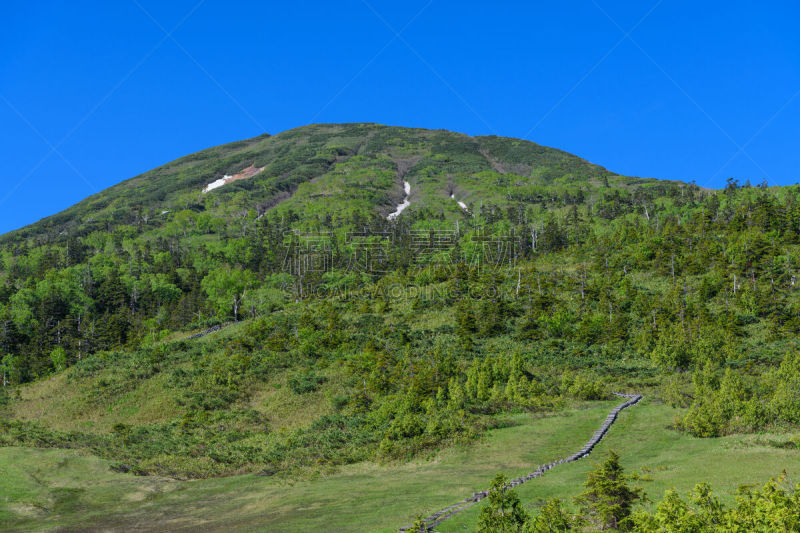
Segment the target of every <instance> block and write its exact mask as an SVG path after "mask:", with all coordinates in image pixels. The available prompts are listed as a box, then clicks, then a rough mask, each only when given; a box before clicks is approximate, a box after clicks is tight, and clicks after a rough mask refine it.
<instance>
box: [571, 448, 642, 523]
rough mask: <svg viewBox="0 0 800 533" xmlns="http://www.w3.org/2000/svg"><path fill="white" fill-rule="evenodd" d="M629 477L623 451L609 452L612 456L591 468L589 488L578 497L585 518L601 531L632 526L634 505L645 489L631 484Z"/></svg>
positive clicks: (576, 500)
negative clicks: (630, 521) (632, 508)
mask: <svg viewBox="0 0 800 533" xmlns="http://www.w3.org/2000/svg"><path fill="white" fill-rule="evenodd" d="M627 481H628V477H627V476H626V475H625V473H624V471H623V469H622V465H621V464H620V463H619V455H617V453H616V452H613V451H612V452H609V454H608V459H606V460H605V461H603V462H602V463H601V464H599V465H596V468H595V470H594V471H592V472H589V474H588V476H587V479H586V482H585V483H584V484H583V486H584V487H586V489H587V490H586V491H585V492H584V493H583V494H581V495H580V496H579V497H577V498H576V499H575V502H576V503H577V504H579V505H580V506H581V513H583V515H584V518H585V519H586V520H587V521H588V522H589V523H590V524H593V526H594V527H597V528H598V529H599V530H601V531H603V530H606V529H621V530H628V529H630V523H629V520H628V517H629V516H630V514H631V507H632V506H633V504H634V503H635V502H636V501H638V500H639V499H641V497H642V496H641V490H640V489H638V488H631V487H629V486H628V484H627Z"/></svg>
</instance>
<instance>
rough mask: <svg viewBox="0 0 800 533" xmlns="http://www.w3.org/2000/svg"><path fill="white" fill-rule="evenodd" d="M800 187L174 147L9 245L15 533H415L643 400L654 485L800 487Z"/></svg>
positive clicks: (565, 495)
mask: <svg viewBox="0 0 800 533" xmlns="http://www.w3.org/2000/svg"><path fill="white" fill-rule="evenodd" d="M242 172H244V174H240V173H242ZM221 179H222V180H224V179H227V180H228V181H229V182H228V183H226V184H224V185H222V186H219V187H216V188H213V189H211V190H207V192H205V191H204V189H206V188H207V187H208V186H209V185H210V184H214V183H217V184H218V183H219V182H218V180H221ZM405 183H407V184H408V189H409V191H410V193H409V194H408V195H406V193H405ZM798 200H800V188H799V187H797V186H791V187H767V186H766V185H765V184H762V185H759V186H755V187H754V186H751V185H750V184H749V183H746V184H739V183H737V182H736V181H734V180H730V181H729V182H728V186H727V187H726V188H725V189H724V190H719V191H713V190H705V189H701V188H699V187H697V186H696V185H694V184H691V183H690V184H687V183H681V182H675V181H661V180H656V179H642V178H633V177H626V176H621V175H618V174H615V173H613V172H611V171H608V170H606V169H604V168H602V167H600V166H598V165H595V164H592V163H589V162H587V161H585V160H583V159H581V158H579V157H576V156H573V155H570V154H568V153H566V152H562V151H560V150H556V149H553V148H547V147H543V146H540V145H537V144H534V143H531V142H528V141H523V140H519V139H512V138H503V137H496V136H487V137H470V136H467V135H463V134H459V133H453V132H448V131H443V130H435V131H434V130H422V129H412V128H399V127H388V126H381V125H377V124H341V125H336V124H323V125H313V126H306V127H301V128H297V129H294V130H290V131H287V132H283V133H280V134H277V135H272V136H270V135H262V136H260V137H256V138H254V139H250V140H246V141H240V142H236V143H231V144H228V145H223V146H220V147H215V148H210V149H207V150H204V151H202V152H198V153H196V154H193V155H190V156H186V157H184V158H181V159H178V160H176V161H174V162H172V163H169V164H167V165H164V166H162V167H159V168H157V169H154V170H152V171H150V172H147V173H145V174H142V175H140V176H137V177H135V178H132V179H130V180H128V181H125V182H123V183H121V184H119V185H117V186H114V187H112V188H110V189H107V190H105V191H103V192H101V193H99V194H96V195H94V196H92V197H90V198H88V199H86V200H84V201H83V202H81V203H79V204H77V205H76V206H73V207H72V208H70V209H67V210H66V211H64V212H62V213H60V214H57V215H54V216H52V217H49V218H47V219H44V220H42V221H40V222H38V223H36V224H33V225H31V226H28V227H26V228H23V229H21V230H18V231H15V232H11V233H9V234H6V235H3V236H0V371H1V372H2V379H3V387H2V388H0V473H9V475H7V476H0V493H6V494H9V496H8V497H7V498H6V499H5V502H3V501H2V499H0V529H3V530H5V529H10V528H12V527H13V528H17V529H20V530H26V529H48V528H55V527H57V526H59V525H63V526H65V527H75V526H76V524H79V523H80V520H81V518H80V517H81V516H82V513H83V511H88V512H90V518H86V520H90V522H87V523H91V524H96V527H112V528H114V527H118V528H127V527H129V526H130V524H131V523H132V522H131V521H133V522H136V520H142V519H141V514H143V513H148V512H152V511H154V510H157V512H158V514H156V515H155V516H158V517H159V518H157V520H163V521H164V522H162V523H167V521H173V522H169V523H171V524H173V525H175V527H174V529H179V526H180V527H185V528H187V529H191V528H192V527H199V525H202V526H203V527H204V528H205V529H209V530H213V529H221V528H224V523H225V522H223V521H224V520H230V519H231V517H233V516H238V517H239V519H240V520H241V524H242V528H243V529H248V530H258V529H259V528H266V529H267V530H273V531H299V530H316V529H315V528H318V527H321V526H320V524H324V523H330V524H340V525H338V526H337V528H336V530H341V531H365V530H366V531H375V530H379V531H391V530H395V529H396V528H398V527H400V526H402V525H407V524H409V523H410V522H411V521H412V520H413V518H414V517H415V516H416V515H417V514H420V513H428V512H432V511H434V510H436V509H437V508H441V507H443V506H445V505H447V504H450V503H455V502H456V501H458V500H460V499H463V498H464V497H465V496H467V495H469V493H471V492H473V491H475V490H479V489H485V488H486V487H487V486H488V484H489V481H490V480H491V478H492V477H493V473H495V472H497V471H505V472H506V473H508V474H511V475H519V474H520V473H525V472H528V471H530V470H532V469H530V468H529V467H530V466H535V465H536V464H538V463H539V462H544V461H547V460H555V459H557V458H559V457H560V455H555V456H550V453H551V452H552V453H553V454H560V453H562V451H565V450H567V451H570V452H574V451H577V449H579V448H580V446H577V447H575V446H573V444H574V443H582V442H585V441H586V440H587V439H588V437H589V435H590V434H591V433H592V432H593V431H594V430H595V429H596V420H595V418H594V417H595V415H597V416H598V417H599V419H602V417H603V415H602V413H603V411H604V410H607V408H608V405H610V403H609V402H608V401H607V400H609V399H611V398H612V397H611V393H612V392H613V391H620V390H621V391H625V392H639V393H641V394H644V395H645V397H646V401H645V403H644V404H643V405H641V406H636V407H635V408H632V410H631V411H632V412H631V413H630V414H628V413H626V414H625V417H629V418H628V419H629V420H633V422H629V423H624V424H623V423H621V424H620V426H619V427H617V426H615V427H614V428H613V429H612V430H611V434H610V437H609V439H610V440H611V442H610V444H608V446H611V445H613V446H614V449H616V450H617V451H619V452H620V453H621V454H622V460H623V463H624V464H626V467H629V468H630V469H632V470H636V471H640V472H646V473H647V475H646V476H645V475H644V474H642V476H643V477H647V478H649V479H650V480H651V481H652V484H651V486H646V487H645V488H646V490H647V491H648V493H649V494H650V497H651V498H653V499H655V498H657V497H659V496H660V494H661V493H662V492H663V490H664V489H666V488H669V487H672V486H675V487H678V488H679V489H680V490H682V491H685V490H687V489H688V488H690V487H691V486H693V485H694V484H695V483H698V482H701V481H713V482H714V483H715V488H716V489H719V490H720V491H721V493H723V494H732V493H733V491H734V490H735V489H736V486H737V485H738V484H741V483H745V482H763V481H766V480H767V479H769V478H771V477H775V476H778V475H779V474H780V473H781V471H782V470H783V469H786V470H787V471H788V472H789V473H792V472H794V473H795V474H796V473H798V472H797V468H796V467H797V464H798V463H797V460H798V457H800V425H799V424H800V398H798V397H797V394H796V391H797V390H800V355H798V350H797V334H798V332H800V316H798V311H799V310H800V295H798V292H797V287H800V285H798V284H797V283H796V276H797V273H798V268H799V267H800V202H798ZM403 202H407V208H405V209H404V210H402V212H401V213H399V214H398V215H397V216H395V215H392V216H389V215H390V214H391V213H393V212H395V213H396V209H397V207H398V205H400V204H401V203H403ZM637 410H638V411H637ZM641 413H648V414H647V415H642V414H641ZM550 421H552V424H550ZM623 421H624V420H623ZM631 434H635V435H636V441H635V442H632V441H630V440H628V439H627V436H628V435H631ZM603 442H604V444H603V446H607V444H605V443H606V441H603ZM676 443H678V444H676ZM650 444H651V445H652V448H649V447H648V446H649V445H650ZM525 446H528V447H529V449H523V448H524V447H525ZM537 446H541V450H539V451H538V452H537V451H536V450H535V448H536V447H537ZM676 447H678V448H680V449H686V450H693V452H692V453H696V454H697V455H696V456H692V457H688V456H683V455H682V454H681V453H678V452H676V449H678V448H676ZM709 457H714V458H717V459H718V461H719V465H720V467H719V470H718V471H714V472H711V471H708V470H707V469H702V468H700V467H699V465H702V464H704V461H708V458H709ZM37 465H39V466H37ZM481 465H483V466H481ZM62 468H63V471H62ZM586 468H588V464H577V465H569V466H565V467H564V468H563V470H554V471H553V472H552V473H549V474H548V476H547V477H546V478H543V479H542V480H534V481H532V482H531V483H530V484H528V485H525V488H524V490H521V491H520V494H521V496H523V498H524V504H525V505H526V506H527V507H528V508H529V509H531V511H532V512H533V513H535V511H536V509H538V508H539V506H541V504H542V502H544V501H545V500H547V499H549V498H553V497H560V498H562V499H566V500H567V501H569V498H572V497H573V496H574V495H576V494H577V493H578V492H580V482H581V480H580V477H581V476H582V474H583V472H584V471H585V469H586ZM440 475H441V479H440V482H436V481H434V480H435V479H439V476H440ZM359 476H363V477H359ZM420 476H421V477H420ZM426 476H430V478H427V477H426ZM92 479H99V480H101V481H102V482H101V485H100V486H102V487H104V488H103V489H102V490H98V488H97V485H95V484H93V482H91V480H92ZM390 479H391V481H389V480H390ZM420 479H426V480H427V481H426V482H424V483H420V482H419V480H420ZM648 482H649V481H648ZM360 483H365V484H367V485H368V486H370V487H374V491H375V494H373V497H374V498H375V499H377V500H381V501H383V500H386V499H392V496H391V494H392V491H396V492H398V493H405V492H408V491H411V492H413V494H414V496H413V497H408V498H406V497H403V498H400V497H398V498H396V499H395V501H394V503H392V504H391V505H389V506H388V507H387V510H386V513H385V514H382V513H381V511H380V510H374V509H373V510H370V509H367V508H366V505H365V504H364V503H363V501H369V502H374V501H375V499H369V498H367V497H366V496H364V495H363V494H360V493H359V491H358V490H357V488H358V487H359V484H360ZM13 487H17V488H14V489H13V490H12V488H13ZM245 487H247V488H246V489H245ZM285 487H303V489H302V490H299V489H292V490H289V489H286V490H284V488H285ZM652 487H655V488H652ZM106 490H108V491H110V492H106ZM240 490H248V491H251V490H252V491H253V492H252V501H247V502H244V501H243V502H241V505H242V509H239V508H238V507H237V506H235V505H231V504H230V501H231V500H230V498H229V496H227V495H229V494H230V493H233V492H236V491H240ZM329 492H330V493H331V494H330V495H328V494H329ZM342 492H344V493H345V495H341V493H342ZM334 493H335V494H339V496H335V494H334ZM109 494H116V495H119V497H120V498H123V500H122V501H123V502H125V503H122V504H121V503H118V502H111V501H109V500H108V498H109V496H108V495H109ZM304 494H307V495H308V496H307V498H308V502H307V503H308V507H309V509H313V510H314V513H318V514H314V516H315V517H317V518H314V519H313V520H317V519H319V520H322V522H314V521H313V520H312V519H311V518H309V515H308V514H304V513H303V512H302V509H303V508H304V505H303V504H304V498H305V497H306V496H304ZM380 494H383V496H379V495H380ZM364 498H367V500H364ZM357 500H358V501H357ZM361 500H363V501H361ZM201 501H208V502H213V505H212V504H209V505H210V507H209V511H208V512H203V513H200V512H198V513H197V514H196V516H193V517H187V514H186V513H187V510H188V509H191V508H194V506H198V505H200V504H199V503H198V502H201ZM237 501H238V500H237ZM360 501H361V502H360ZM215 506H217V507H215ZM266 509H272V510H271V511H269V512H268V511H267V510H266ZM353 509H356V511H353ZM479 509H480V508H479V507H478V506H476V507H475V508H474V509H473V510H471V511H469V512H468V513H465V514H464V515H463V517H462V516H459V517H457V518H454V519H452V520H453V521H452V524H453V525H447V527H445V525H446V524H448V523H445V524H443V525H442V526H441V528H442V529H441V530H442V531H456V530H458V531H462V530H474V529H475V527H476V524H477V520H478V518H477V516H478V511H479ZM353 512H355V513H356V514H358V515H359V518H358V520H357V521H356V522H355V523H352V522H350V521H349V520H350V519H351V518H352V517H351V516H350V515H351V514H352V513H353ZM137 516H139V518H136V517H137ZM382 518H383V519H385V520H390V521H391V523H389V524H382V523H380V520H381V519H382ZM141 523H142V524H144V525H143V526H142V527H143V529H148V528H149V529H154V528H155V527H156V525H155V524H154V523H152V522H148V521H147V520H145V521H143V522H141ZM307 528H311V529H307ZM456 528H461V529H456ZM464 528H466V529H464Z"/></svg>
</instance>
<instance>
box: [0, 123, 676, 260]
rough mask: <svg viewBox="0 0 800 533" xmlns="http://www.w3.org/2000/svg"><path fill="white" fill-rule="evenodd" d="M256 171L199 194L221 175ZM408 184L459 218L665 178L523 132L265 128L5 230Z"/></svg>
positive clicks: (386, 201)
mask: <svg viewBox="0 0 800 533" xmlns="http://www.w3.org/2000/svg"><path fill="white" fill-rule="evenodd" d="M248 169H250V174H253V175H252V176H250V177H246V178H244V179H239V180H233V181H231V182H229V183H228V184H227V185H225V186H222V187H218V188H215V189H213V193H212V192H211V191H209V193H210V194H205V193H204V192H203V191H204V190H205V189H206V187H208V186H209V185H210V184H212V183H214V182H217V181H218V180H222V179H223V178H224V177H225V176H232V177H235V176H237V174H239V173H242V172H243V171H245V172H244V175H247V174H248V172H246V171H247V170H248ZM403 180H406V181H408V182H409V183H411V184H412V192H413V198H414V201H413V202H412V204H411V205H412V208H411V210H412V211H414V210H427V211H426V212H429V213H431V214H435V216H437V217H440V216H445V217H448V218H454V217H457V216H458V215H459V213H458V212H459V208H458V204H457V203H456V202H454V201H452V199H451V198H450V196H451V195H455V196H456V197H457V198H458V199H459V200H460V201H463V202H464V203H467V204H475V206H476V208H477V206H479V205H482V204H492V203H495V204H497V205H506V204H514V203H520V202H528V203H537V201H538V202H539V203H541V199H539V200H537V198H538V197H539V196H541V195H542V193H543V192H544V188H547V187H551V186H555V185H557V186H561V187H563V188H564V189H565V190H572V191H577V190H580V189H581V188H582V189H583V190H584V191H587V190H589V189H594V188H597V187H599V186H601V185H603V184H604V183H606V182H608V183H610V184H611V185H615V186H620V187H625V188H633V187H636V186H658V185H659V184H661V183H663V182H658V181H657V180H643V179H636V178H626V177H624V176H619V175H617V174H614V173H613V172H609V171H608V170H606V169H604V168H603V167H600V166H598V165H595V164H592V163H589V162H587V161H585V160H583V159H581V158H579V157H576V156H573V155H571V154H568V153H566V152H562V151H561V150H557V149H554V148H547V147H544V146H540V145H537V144H535V143H532V142H529V141H523V140H519V139H513V138H506V137H497V136H484V137H470V136H468V135H463V134H459V133H454V132H449V131H444V130H423V129H414V128H400V127H390V126H382V125H378V124H341V125H338V124H320V125H313V126H305V127H301V128H297V129H293V130H289V131H286V132H283V133H280V134H278V135H274V136H273V135H268V134H265V135H261V136H259V137H255V138H253V139H248V140H244V141H238V142H234V143H230V144H226V145H222V146H217V147H214V148H209V149H207V150H203V151H200V152H197V153H195V154H191V155H188V156H186V157H182V158H180V159H177V160H175V161H173V162H171V163H168V164H166V165H164V166H161V167H158V168H156V169H153V170H151V171H149V172H146V173H144V174H142V175H140V176H137V177H135V178H132V179H129V180H127V181H125V182H122V183H120V184H119V185H116V186H114V187H111V188H109V189H107V190H105V191H102V192H100V193H98V194H95V195H93V196H91V197H89V198H87V199H86V200H84V201H82V202H80V203H79V204H77V205H75V206H73V207H71V208H69V209H67V210H65V211H63V212H62V213H59V214H57V215H54V216H52V217H49V218H46V219H44V220H42V221H40V222H38V223H36V224H33V225H31V226H28V227H26V228H24V229H22V230H18V231H15V232H11V233H9V234H6V235H4V236H2V237H0V242H3V243H8V244H10V243H14V242H18V241H19V240H20V239H26V238H31V237H33V238H36V239H38V240H39V242H57V241H59V240H62V241H63V240H65V239H66V237H67V236H68V235H76V236H82V235H88V234H90V233H91V232H93V231H110V230H111V229H113V228H114V227H117V226H121V225H128V226H132V227H136V229H137V231H147V229H149V228H157V227H159V226H160V225H162V224H163V223H164V222H165V221H166V220H169V219H170V218H171V217H169V216H167V215H168V214H169V213H174V212H175V211H178V210H183V209H188V210H190V211H192V212H194V213H198V214H202V213H219V214H220V215H222V216H225V217H230V216H236V215H237V214H241V212H242V211H243V210H247V209H253V210H254V211H255V212H256V214H257V215H258V216H261V215H263V214H264V213H265V212H267V211H270V210H273V209H275V208H277V207H279V208H280V210H281V211H283V212H288V211H293V212H295V213H296V214H297V215H298V216H300V218H301V219H303V221H304V223H305V224H306V225H311V224H313V223H320V222H322V221H323V220H326V219H327V218H328V217H330V218H336V219H337V220H338V219H340V218H341V217H348V216H350V217H351V216H353V215H354V214H355V213H359V214H360V215H362V216H365V217H372V216H375V215H382V216H386V215H387V214H388V213H390V212H391V211H393V210H394V206H395V205H396V204H398V203H399V202H400V201H401V200H402V197H403V183H402V181H403Z"/></svg>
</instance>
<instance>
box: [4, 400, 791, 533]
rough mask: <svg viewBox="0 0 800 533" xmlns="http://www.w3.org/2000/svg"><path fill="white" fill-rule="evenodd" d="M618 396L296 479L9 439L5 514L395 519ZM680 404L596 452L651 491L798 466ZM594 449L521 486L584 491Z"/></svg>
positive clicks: (650, 406)
mask: <svg viewBox="0 0 800 533" xmlns="http://www.w3.org/2000/svg"><path fill="white" fill-rule="evenodd" d="M614 403H616V402H596V403H593V404H591V405H590V406H589V408H586V409H572V410H568V411H566V412H565V413H564V414H563V415H560V416H556V417H551V418H545V419H541V418H539V419H537V418H534V417H532V416H531V415H514V416H513V417H512V419H513V421H514V422H516V424H517V425H513V426H511V427H506V428H503V429H498V430H494V431H491V432H490V434H489V435H488V436H487V437H486V438H485V439H484V440H483V441H482V442H481V443H480V444H478V445H475V446H471V447H466V448H455V449H450V450H446V451H444V452H442V453H440V454H439V455H438V456H436V457H432V458H430V459H428V460H426V461H417V462H412V463H408V464H404V465H389V466H385V465H384V466H380V465H375V464H371V463H363V464H357V465H352V466H349V467H345V468H343V469H341V470H340V471H339V472H338V473H336V474H335V475H332V476H329V477H324V478H317V479H312V480H309V481H302V482H292V483H287V482H285V481H281V480H278V479H274V478H273V479H271V478H264V477H258V476H252V475H246V476H232V477H227V478H219V479H208V480H201V481H192V482H176V481H168V480H165V479H160V478H150V477H145V478H140V477H134V476H132V475H125V474H114V473H112V472H110V471H109V470H108V468H107V463H106V462H105V461H101V460H98V459H96V458H92V457H86V456H81V455H79V454H77V453H76V452H73V451H69V450H37V449H23V448H3V449H0V474H1V475H0V493H2V494H3V495H4V498H3V499H0V524H2V525H3V529H4V530H19V531H22V530H24V531H30V530H47V529H51V528H54V527H56V526H66V528H72V527H78V526H80V527H92V528H94V527H97V528H108V527H110V528H115V529H125V530H127V531H132V530H152V529H156V528H163V527H165V526H166V525H168V526H169V528H170V529H171V530H182V529H183V530H192V529H196V528H198V527H202V529H203V530H204V531H223V530H230V529H231V528H235V529H237V530H240V531H257V530H261V531H263V530H265V529H268V530H269V531H273V532H282V531H285V532H289V531H323V530H327V531H332V530H335V531H342V532H344V531H380V532H384V531H385V532H390V531H396V528H397V527H398V526H400V525H403V524H406V523H408V522H410V520H412V518H413V516H414V515H415V514H416V513H428V512H431V511H434V510H437V509H439V508H441V507H444V506H446V505H449V504H451V503H454V502H455V501H457V500H460V499H462V498H464V497H465V496H467V495H469V494H470V493H471V492H473V491H475V490H478V489H482V488H485V486H486V485H487V484H488V481H489V479H490V478H491V477H492V476H493V475H494V474H495V473H496V472H499V471H502V472H505V473H507V474H509V475H518V474H521V473H525V472H528V471H530V470H531V469H532V467H533V466H534V465H536V464H539V463H541V462H546V461H549V460H552V459H556V458H559V457H562V456H564V455H566V454H567V453H568V452H571V451H573V450H574V449H576V446H575V445H573V444H571V443H573V442H575V443H582V442H583V441H584V440H586V439H587V438H588V437H589V435H590V434H591V433H592V432H593V431H594V429H595V428H596V427H597V426H598V425H599V424H600V422H601V420H602V419H603V418H604V417H605V414H606V413H607V411H608V409H609V408H610V406H611V405H613V404H614ZM674 414H675V410H673V409H670V408H668V407H665V406H663V405H660V404H655V403H648V402H645V403H644V404H642V405H639V406H636V407H635V408H633V409H630V410H628V411H626V412H624V413H623V414H622V415H621V417H620V419H619V421H618V422H617V424H616V425H615V426H614V428H613V429H612V431H611V432H610V434H609V435H608V437H607V438H606V439H605V440H604V441H603V442H602V443H601V445H600V446H599V447H598V449H597V452H596V455H594V456H593V457H594V459H597V458H599V457H601V456H602V453H603V452H604V451H605V450H608V449H611V448H613V449H615V450H617V451H619V452H620V453H621V454H622V458H623V464H624V465H625V467H626V468H627V469H628V470H629V471H631V472H632V471H640V470H641V468H642V467H647V468H649V469H651V470H652V472H650V473H649V476H651V477H652V479H653V480H652V481H642V482H640V484H641V485H642V486H643V488H645V490H646V491H647V493H648V495H649V496H650V497H651V498H656V497H658V496H660V495H661V494H662V493H663V491H664V489H666V488H669V487H676V488H678V489H679V490H687V489H689V488H690V487H691V486H693V485H694V483H695V482H697V481H700V480H708V481H710V482H711V483H713V485H714V488H715V489H716V490H717V491H718V493H720V495H721V496H722V497H723V499H730V492H731V491H732V490H733V489H734V488H735V487H736V486H737V485H739V484H742V483H759V482H762V481H764V480H766V479H767V478H769V477H771V476H775V475H777V474H779V473H780V472H781V470H783V469H786V470H787V471H788V473H789V474H790V475H792V476H795V477H796V476H798V475H800V451H797V450H793V451H791V450H780V449H776V448H772V447H769V448H768V447H765V446H762V445H760V444H759V442H758V439H759V438H762V439H763V438H766V437H763V436H762V437H752V436H732V437H725V438H722V439H716V440H711V439H696V438H692V437H689V436H686V435H682V434H678V433H675V432H672V431H670V430H668V429H666V426H667V425H668V424H669V423H670V422H671V420H672V417H673V416H674ZM589 468H590V463H589V462H588V461H581V462H578V463H574V464H570V465H562V466H559V467H557V468H556V469H554V470H552V471H551V472H549V473H548V474H547V475H546V476H544V477H543V478H541V479H537V480H533V481H532V482H529V483H527V484H525V485H523V486H521V487H519V488H518V489H517V490H518V492H519V494H520V496H521V497H522V499H523V501H524V502H525V503H526V505H527V506H528V507H529V508H533V507H534V506H535V505H536V504H537V503H538V502H540V501H541V500H543V499H546V498H551V497H560V498H564V499H567V500H569V499H570V498H571V497H572V496H574V495H576V494H577V493H578V492H580V485H581V482H582V481H583V479H584V473H585V472H586V471H587V470H588V469H589ZM479 511H480V506H475V507H473V508H471V509H470V510H468V511H466V512H465V513H463V514H461V515H458V516H456V517H454V518H452V519H451V520H449V521H446V522H445V523H444V524H442V526H440V528H439V530H440V531H443V532H455V531H472V530H474V527H475V524H476V520H477V515H478V513H479Z"/></svg>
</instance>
